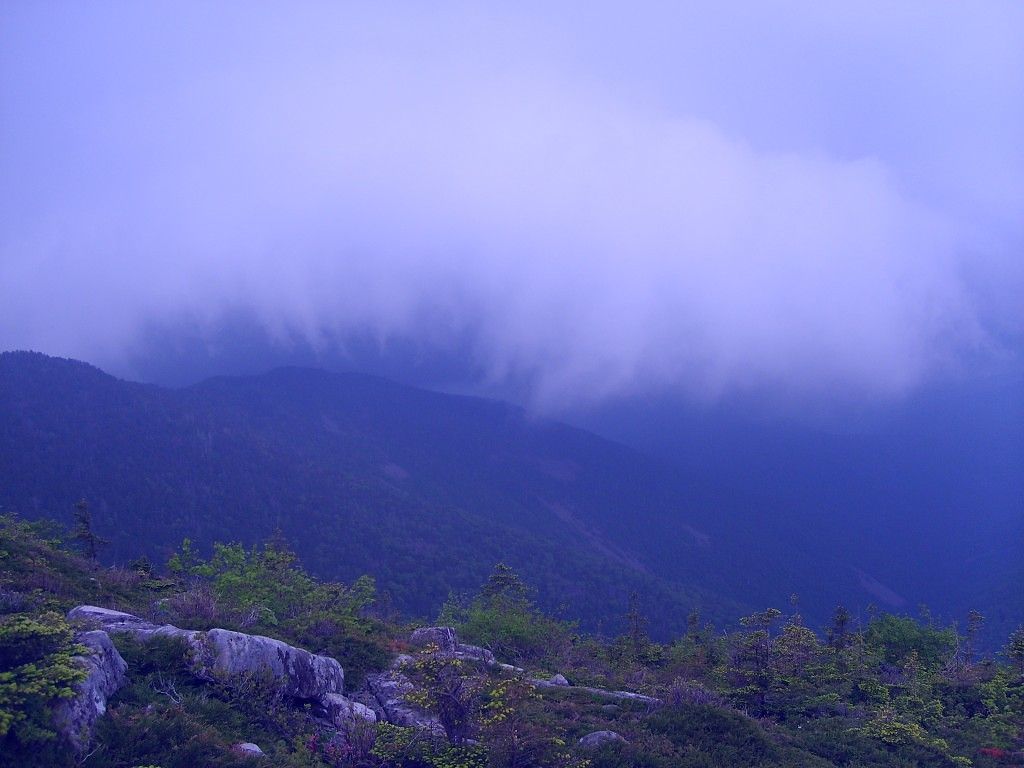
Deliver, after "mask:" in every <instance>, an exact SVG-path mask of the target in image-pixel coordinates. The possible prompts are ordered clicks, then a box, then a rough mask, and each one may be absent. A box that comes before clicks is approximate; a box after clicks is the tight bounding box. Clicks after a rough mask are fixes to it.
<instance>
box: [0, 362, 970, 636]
mask: <svg viewBox="0 0 1024 768" xmlns="http://www.w3.org/2000/svg"><path fill="white" fill-rule="evenodd" d="M697 491H698V489H697V488H696V487H694V486H693V484H692V482H691V481H684V480H683V479H682V478H680V477H679V476H678V475H677V474H676V473H675V472H673V471H672V470H671V469H669V468H668V467H666V466H662V465H660V464H658V463H656V462H655V461H653V460H650V459H648V458H646V457H644V456H643V455H641V454H638V453H636V452H634V451H632V450H629V449H627V448H625V447H623V446H621V445H618V444H615V443H612V442H609V441H606V440H603V439H601V438H598V437H596V436H595V435H592V434H589V433H586V432H583V431H580V430H577V429H573V428H570V427H567V426H564V425H560V424H557V423H554V422H550V421H542V420H535V419H532V418H530V417H529V416H528V415H527V414H526V413H525V412H523V411H522V410H520V409H518V408H515V407H512V406H509V405H506V404H502V403H498V402H492V401H487V400H481V399H475V398H467V397H456V396H451V395H442V394H437V393H432V392H427V391H423V390H418V389H415V388H409V387H405V386H400V385H397V384H394V383H391V382H388V381H386V380H382V379H378V378H373V377H368V376H363V375H356V374H336V373H328V372H324V371H319V370H313V369H299V368H286V369H278V370H275V371H272V372H270V373H268V374H265V375H262V376H253V377H238V378H216V379H211V380H208V381H206V382H203V383H201V384H198V385H196V386H192V387H187V388H183V389H165V388H160V387H155V386H148V385H140V384H133V383H129V382H124V381H120V380H118V379H115V378H113V377H111V376H108V375H106V374H104V373H103V372H102V371H99V370H98V369H96V368H93V367H91V366H89V365H86V364H84V363H79V362H74V361H68V360H61V359H56V358H49V357H46V356H43V355H39V354H33V353H6V354H4V355H2V356H0V504H2V505H3V507H4V508H8V509H13V510H16V511H19V512H21V513H24V514H27V515H30V516H54V517H57V518H61V519H64V520H69V519H70V515H71V508H72V505H73V504H74V502H75V501H76V500H78V499H79V498H86V499H88V500H89V502H90V504H91V505H92V509H93V514H94V518H95V526H96V529H97V531H98V532H99V533H100V534H101V535H103V536H105V537H107V538H109V539H111V540H112V546H111V547H110V549H109V550H108V551H107V553H106V556H107V557H108V558H111V559H115V560H116V559H123V558H126V557H128V556H129V555H132V554H137V553H138V551H139V550H140V548H141V549H144V550H146V551H148V553H149V554H150V555H151V556H153V557H156V558H162V557H165V556H166V554H167V553H168V552H169V551H170V549H171V548H172V547H174V546H176V545H177V544H178V543H180V541H181V540H182V539H183V538H185V537H188V538H191V539H192V540H193V541H196V542H197V543H199V544H200V545H201V546H202V545H208V544H209V543H210V542H212V541H213V540H216V539H220V540H232V539H238V538H239V537H242V538H243V539H244V540H245V541H246V542H249V543H252V542H255V541H258V540H261V539H264V538H266V537H268V536H270V535H271V534H273V533H274V531H275V530H277V529H280V531H281V532H282V533H283V535H284V536H285V538H286V539H287V540H288V541H289V542H290V543H291V545H292V546H294V548H295V549H296V551H297V552H298V553H299V555H300V557H301V558H302V561H303V562H304V563H305V564H306V565H307V567H309V569H310V570H311V571H312V572H314V573H316V574H318V575H320V576H323V577H327V578H340V579H352V578H355V577H356V576H358V575H360V574H362V573H370V574H373V575H374V576H376V577H377V578H378V581H379V585H380V587H381V588H382V591H384V592H387V593H389V594H390V595H391V597H392V599H393V601H394V605H395V607H396V608H398V609H400V610H402V611H403V612H411V613H417V614H421V615H430V614H433V613H434V612H436V610H437V609H438V607H439V606H440V605H441V603H442V602H443V601H444V599H445V598H446V597H447V596H448V594H449V592H451V591H453V590H454V591H456V592H459V591H465V590H469V589H472V588H473V587H474V586H475V585H477V584H479V583H480V582H481V580H482V579H483V578H484V577H485V575H486V574H487V573H488V572H489V570H490V568H491V567H492V566H493V565H494V563H496V562H498V561H505V562H508V563H509V564H510V565H512V566H513V567H515V568H517V569H518V570H520V571H521V572H523V573H524V574H527V575H528V576H529V581H530V582H531V583H533V584H536V585H537V587H538V589H539V595H538V597H539V599H540V602H541V603H542V604H543V605H544V606H546V607H548V608H550V609H553V610H560V611H562V613H563V615H565V616H568V617H572V618H579V619H581V620H582V621H583V622H584V624H585V625H586V626H589V627H591V628H599V627H602V626H603V627H605V628H607V629H609V630H616V629H618V628H619V627H620V625H621V616H622V615H623V614H624V613H625V610H626V605H627V602H628V596H629V594H630V593H631V592H634V591H636V592H638V593H639V594H640V595H641V596H642V600H643V602H644V608H645V610H646V612H647V613H648V615H649V616H650V617H651V622H652V624H651V628H652V630H654V631H655V633H656V634H663V633H666V632H670V631H678V630H679V629H681V628H682V627H683V626H684V624H685V619H686V615H687V613H688V612H689V610H690V609H691V608H694V607H697V608H699V609H700V610H701V611H702V612H703V613H704V615H705V616H709V617H712V618H725V617H735V616H737V615H739V614H740V613H741V612H742V611H743V610H744V609H745V608H747V607H750V606H760V605H771V604H774V605H782V604H784V603H785V602H786V600H787V599H788V598H789V596H790V595H791V594H793V593H798V594H799V595H800V599H801V608H802V610H803V611H804V613H805V615H807V616H808V618H809V619H810V620H812V621H821V620H823V619H824V617H825V616H826V615H827V613H828V612H829V611H830V609H831V607H832V606H834V605H835V603H836V602H837V601H844V602H846V603H847V604H848V605H849V606H851V608H852V609H853V610H854V611H856V610H857V609H858V607H860V606H865V605H867V604H868V603H870V602H879V601H881V602H882V603H883V604H884V603H885V602H886V600H887V599H889V596H890V594H891V591H890V590H889V589H888V587H887V586H886V584H885V578H884V575H883V574H877V573H868V572H867V571H865V570H863V569H862V568H860V567H858V564H857V563H849V562H843V560H842V557H841V553H830V552H821V551H813V549H810V548H808V549H806V550H803V551H801V550H799V549H797V548H796V547H794V546H792V545H791V544H790V543H789V542H788V541H787V540H786V538H785V536H784V535H783V534H782V533H781V532H778V533H775V532H774V531H773V529H772V527H771V526H766V525H764V524H758V525H756V526H755V525H751V524H750V521H751V520H754V519H762V520H763V518H764V516H763V515H760V514H758V515H754V514H753V512H755V511H757V512H763V510H755V509H753V508H751V507H750V506H749V502H744V500H743V499H733V500H725V501H723V500H721V499H716V498H714V497H712V496H709V495H708V494H706V493H698V492H697ZM898 598H899V600H900V601H902V602H901V604H900V606H890V607H902V606H906V607H913V606H915V605H916V603H915V602H914V598H915V596H914V595H899V596H898ZM981 607H982V609H983V610H984V606H981ZM941 608H942V606H938V609H940V610H941Z"/></svg>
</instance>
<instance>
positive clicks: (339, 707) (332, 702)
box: [320, 693, 377, 730]
mask: <svg viewBox="0 0 1024 768" xmlns="http://www.w3.org/2000/svg"><path fill="white" fill-rule="evenodd" d="M320 703H321V704H322V705H323V708H324V714H325V716H326V719H327V720H328V721H329V722H330V723H331V724H332V725H334V726H335V727H336V728H342V729H344V730H349V729H350V728H352V726H353V725H354V724H357V723H361V722H362V723H371V724H372V723H376V722H377V713H376V712H374V710H373V709H371V708H370V707H368V706H366V705H365V704H361V703H360V702H358V701H353V700H352V699H349V698H347V697H345V696H342V695H341V694H340V693H328V694H325V695H324V697H323V698H322V699H321V700H320Z"/></svg>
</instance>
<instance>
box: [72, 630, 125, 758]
mask: <svg viewBox="0 0 1024 768" xmlns="http://www.w3.org/2000/svg"><path fill="white" fill-rule="evenodd" d="M75 640H76V641H77V642H78V643H80V644H81V645H83V646H85V647H86V648H88V649H89V653H87V654H86V655H84V656H76V657H75V659H76V661H77V662H78V663H79V664H81V665H82V666H83V667H85V669H86V678H85V680H83V681H82V682H80V683H77V684H76V685H75V688H74V690H75V695H74V696H73V697H72V698H70V699H63V700H61V701H60V703H58V704H57V707H56V709H55V711H54V724H55V726H56V728H57V732H58V733H59V734H61V735H62V736H63V737H64V738H65V739H66V740H67V742H68V743H69V744H70V745H71V748H72V749H73V750H74V751H75V752H83V751H85V749H86V748H87V747H88V746H89V742H90V741H92V732H93V728H94V726H95V725H96V721H97V720H98V719H99V718H100V717H101V716H102V715H103V713H104V712H106V711H107V699H109V698H110V697H111V696H112V695H113V694H114V693H115V692H116V691H117V690H118V689H119V688H120V687H121V686H122V685H124V684H125V683H126V682H127V675H126V672H127V671H128V664H127V663H126V662H125V660H124V659H123V658H121V654H119V653H118V652H117V649H116V648H115V647H114V644H113V643H112V642H111V641H110V635H108V634H107V633H106V632H104V631H102V630H98V629H96V630H92V631H89V632H82V633H80V634H79V635H77V636H76V638H75Z"/></svg>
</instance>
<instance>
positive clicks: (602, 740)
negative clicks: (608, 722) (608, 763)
mask: <svg viewBox="0 0 1024 768" xmlns="http://www.w3.org/2000/svg"><path fill="white" fill-rule="evenodd" d="M616 742H618V743H621V744H628V743H629V742H628V741H626V740H625V739H624V738H622V736H621V735H620V734H618V733H616V732H615V731H594V732H593V733H588V734H587V735H586V736H584V737H583V738H582V739H580V746H581V747H582V748H583V749H598V748H599V747H603V746H604V745H605V744H614V743H616Z"/></svg>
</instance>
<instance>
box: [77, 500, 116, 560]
mask: <svg viewBox="0 0 1024 768" xmlns="http://www.w3.org/2000/svg"><path fill="white" fill-rule="evenodd" d="M71 539H72V541H74V542H75V544H76V545H77V546H78V547H79V549H81V551H82V554H83V555H85V556H86V557H87V558H89V559H90V560H92V561H93V562H95V561H96V559H97V557H98V555H99V551H100V550H101V549H102V548H103V547H105V546H107V545H108V544H109V543H110V542H109V541H108V540H107V539H104V538H102V537H100V536H98V535H96V532H95V531H93V529H92V511H91V510H90V509H89V502H88V501H86V500H85V499H79V500H78V502H77V503H76V504H75V528H74V530H73V531H72V533H71Z"/></svg>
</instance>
